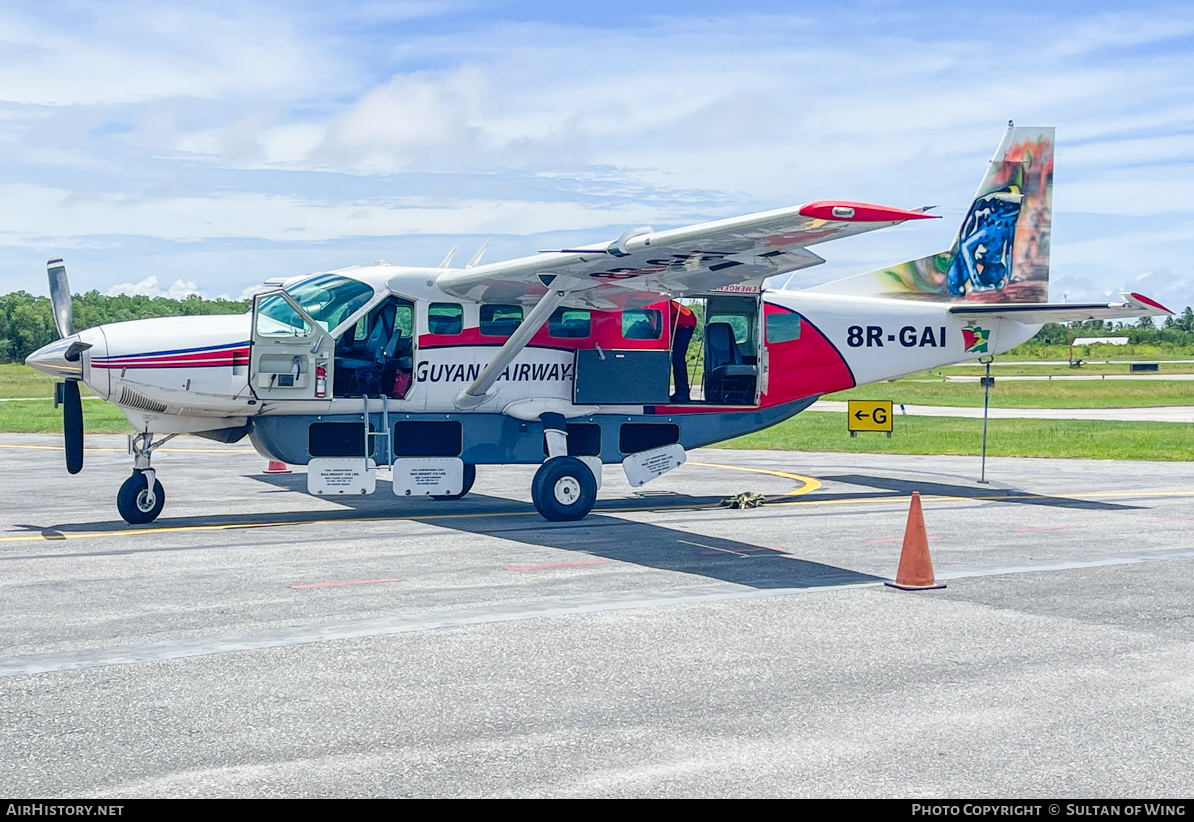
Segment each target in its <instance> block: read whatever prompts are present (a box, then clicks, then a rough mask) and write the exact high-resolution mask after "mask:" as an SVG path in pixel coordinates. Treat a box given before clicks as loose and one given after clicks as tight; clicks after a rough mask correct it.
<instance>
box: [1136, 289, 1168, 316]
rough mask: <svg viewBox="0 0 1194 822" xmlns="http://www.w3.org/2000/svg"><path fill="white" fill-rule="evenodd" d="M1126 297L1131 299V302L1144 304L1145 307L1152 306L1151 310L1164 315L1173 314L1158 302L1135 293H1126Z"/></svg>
mask: <svg viewBox="0 0 1194 822" xmlns="http://www.w3.org/2000/svg"><path fill="white" fill-rule="evenodd" d="M1128 296H1129V297H1131V298H1132V299H1133V300H1135V301H1136V302H1139V303H1144V304H1145V305H1148V306H1152V307H1153V308H1156V309H1158V310H1160V311H1164V312H1165V313H1166V314H1172V313H1173V312H1172V311H1170V310H1169V309H1168V308H1166V307H1165V306H1163V305H1161V304H1160V303H1159V302H1157V301H1156V300H1153V299H1150V298H1148V297H1146V296H1144V295H1143V294H1137V293H1136V292H1135V291H1129V292H1128Z"/></svg>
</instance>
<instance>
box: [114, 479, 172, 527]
mask: <svg viewBox="0 0 1194 822" xmlns="http://www.w3.org/2000/svg"><path fill="white" fill-rule="evenodd" d="M165 505H166V491H165V490H164V489H163V488H162V484H161V483H160V482H158V481H157V479H154V481H153V495H152V496H151V495H150V493H149V481H148V480H147V479H146V477H145V475H144V474H142V473H141V472H140V471H135V472H133V475H132V476H131V477H129V478H128V479H126V480H125V481H124V485H121V486H120V492H119V493H117V495H116V510H118V511H119V512H120V516H122V517H124V521H125V522H127V523H129V524H130V525H144V524H145V523H147V522H153V521H154V520H155V519H157V518H158V514H160V513H162V508H163V507H164V506H165Z"/></svg>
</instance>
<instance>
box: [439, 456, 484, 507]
mask: <svg viewBox="0 0 1194 822" xmlns="http://www.w3.org/2000/svg"><path fill="white" fill-rule="evenodd" d="M476 481H477V466H475V465H470V464H469V463H467V462H466V463H465V464H464V477H463V482H462V484H461V486H460V493H459V494H432V495H431V498H432V499H460V498H461V497H463V496H464V495H465V494H467V493H468V492H469V491H471V490H473V483H474V482H476Z"/></svg>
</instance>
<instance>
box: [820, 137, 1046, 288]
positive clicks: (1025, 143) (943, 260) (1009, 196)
mask: <svg viewBox="0 0 1194 822" xmlns="http://www.w3.org/2000/svg"><path fill="white" fill-rule="evenodd" d="M1052 221H1053V129H1052V128H1024V127H1017V126H1013V125H1012V124H1010V123H1009V124H1008V129H1007V132H1006V133H1005V134H1004V136H1003V140H1002V141H1001V142H1000V144H999V148H998V149H997V150H996V152H995V156H994V157H993V158H992V160H991V164H990V166H989V167H988V168H987V173H986V175H985V176H984V177H983V181H982V184H981V185H980V186H979V189H978V193H977V194H975V196H974V200H972V201H971V203H970V206H969V208H967V210H966V216H965V218H964V219H963V220H962V225H961V226H960V227H959V228H958V234H957V237H955V238H954V242H953V245H952V246H950V249H949V250H948V251H943V252H941V253H939V254H933V255H930V256H928V257H921V258H920V259H918V260H911V261H909V262H906V263H899V264H898V265H892V266H888V267H886V268H881V269H879V270H878V271H872V272H869V273H867V274H862V275H859V276H857V277H850V278H848V279H845V280H839V281H838V282H835V283H829V284H827V285H823V286H816V287H815V288H813V289H810V290H813V291H820V292H828V293H840V294H854V295H869V296H876V297H898V298H903V299H912V300H940V301H944V302H994V303H1043V302H1047V301H1048V299H1049V237H1050V230H1051V226H1052Z"/></svg>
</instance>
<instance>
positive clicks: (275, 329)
mask: <svg viewBox="0 0 1194 822" xmlns="http://www.w3.org/2000/svg"><path fill="white" fill-rule="evenodd" d="M252 339H253V347H252V353H251V355H250V365H249V384H250V385H251V386H252V387H253V393H254V394H255V395H257V397H258V398H260V399H263V400H309V399H326V398H327V397H328V386H329V385H331V384H332V382H331V381H332V373H331V372H332V354H333V352H334V351H335V346H336V342H335V340H333V339H332V336H331V335H330V334H329V333H328V332H327V331H325V330H324V328H323V326H322V325H320V324H319V323H318V322H316V321H315V320H314V319H312V318H311V315H310V314H308V313H307V312H306V311H304V310H303V309H302V307H301V306H299V304H298V303H297V302H295V300H294V298H293V297H291V296H290V295H289V294H287V293H286V292H284V291H272V292H268V293H266V294H258V295H257V296H256V297H255V298H254V300H253V337H252Z"/></svg>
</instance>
